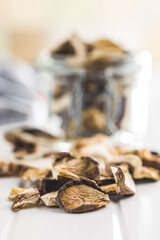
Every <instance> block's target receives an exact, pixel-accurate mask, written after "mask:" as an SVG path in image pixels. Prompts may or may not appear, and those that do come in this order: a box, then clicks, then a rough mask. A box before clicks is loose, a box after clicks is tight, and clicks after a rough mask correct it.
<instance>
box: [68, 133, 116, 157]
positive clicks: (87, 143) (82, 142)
mask: <svg viewBox="0 0 160 240" xmlns="http://www.w3.org/2000/svg"><path fill="white" fill-rule="evenodd" d="M71 152H72V153H73V155H75V156H92V157H95V158H96V159H97V160H98V159H101V160H104V162H106V161H108V159H110V158H111V157H112V155H113V154H116V151H115V149H114V147H113V145H112V144H111V142H110V140H109V138H108V137H107V136H105V135H103V134H96V135H94V136H92V137H90V138H82V139H78V140H76V141H75V142H74V144H73V147H72V149H71Z"/></svg>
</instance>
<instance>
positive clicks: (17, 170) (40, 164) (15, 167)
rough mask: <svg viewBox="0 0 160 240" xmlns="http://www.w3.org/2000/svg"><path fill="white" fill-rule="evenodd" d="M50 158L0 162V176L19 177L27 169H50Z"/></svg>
mask: <svg viewBox="0 0 160 240" xmlns="http://www.w3.org/2000/svg"><path fill="white" fill-rule="evenodd" d="M52 161H53V160H52V158H47V159H37V160H34V161H32V160H31V161H29V160H21V161H19V160H14V161H0V176H20V175H22V174H23V172H24V171H26V170H27V169H42V170H43V169H46V170H48V171H50V170H51V168H52Z"/></svg>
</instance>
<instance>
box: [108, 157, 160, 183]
mask: <svg viewBox="0 0 160 240" xmlns="http://www.w3.org/2000/svg"><path fill="white" fill-rule="evenodd" d="M110 163H111V164H121V163H127V164H128V165H129V167H130V169H131V171H132V174H133V178H135V179H144V178H146V179H152V180H155V181H157V180H159V172H158V171H157V170H155V169H153V168H149V167H144V166H143V165H142V159H141V158H140V157H138V156H136V155H134V154H126V155H117V156H114V157H113V158H112V159H111V160H110Z"/></svg>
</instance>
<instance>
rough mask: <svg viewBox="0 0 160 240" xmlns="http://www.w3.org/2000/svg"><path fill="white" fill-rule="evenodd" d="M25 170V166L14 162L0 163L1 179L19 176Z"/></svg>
mask: <svg viewBox="0 0 160 240" xmlns="http://www.w3.org/2000/svg"><path fill="white" fill-rule="evenodd" d="M25 169H26V168H25V167H24V166H21V165H19V164H17V163H14V162H8V161H0V177H6V176H18V175H20V173H21V172H22V171H23V170H25Z"/></svg>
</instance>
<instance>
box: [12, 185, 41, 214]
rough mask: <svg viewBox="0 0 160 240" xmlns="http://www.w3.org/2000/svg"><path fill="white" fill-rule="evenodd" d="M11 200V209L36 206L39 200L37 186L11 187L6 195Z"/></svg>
mask: <svg viewBox="0 0 160 240" xmlns="http://www.w3.org/2000/svg"><path fill="white" fill-rule="evenodd" d="M8 198H9V199H10V200H12V201H13V205H12V209H13V210H20V209H22V208H27V207H34V206H37V205H38V203H39V200H40V193H39V191H38V190H37V188H25V189H24V188H12V189H11V192H10V194H9V196H8Z"/></svg>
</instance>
